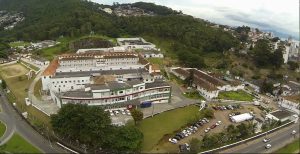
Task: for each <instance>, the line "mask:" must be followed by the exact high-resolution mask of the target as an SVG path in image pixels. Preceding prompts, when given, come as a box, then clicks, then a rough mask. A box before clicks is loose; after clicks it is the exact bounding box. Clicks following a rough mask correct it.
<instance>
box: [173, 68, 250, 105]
mask: <svg viewBox="0 0 300 154" xmlns="http://www.w3.org/2000/svg"><path fill="white" fill-rule="evenodd" d="M171 73H173V74H174V75H175V76H177V77H178V78H180V79H181V80H187V79H188V78H191V82H192V83H191V84H192V86H193V87H194V88H195V89H196V90H197V91H198V92H199V94H200V95H202V96H203V97H205V98H206V99H208V100H211V99H213V98H217V97H218V95H219V92H221V91H237V90H241V89H244V84H242V83H241V82H239V81H236V80H233V79H231V80H230V81H229V82H226V81H224V80H221V79H219V78H217V77H214V76H212V75H211V74H209V73H206V72H204V71H201V70H198V69H194V68H180V67H177V68H171ZM191 73H192V74H193V76H191Z"/></svg>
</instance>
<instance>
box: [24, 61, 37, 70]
mask: <svg viewBox="0 0 300 154" xmlns="http://www.w3.org/2000/svg"><path fill="white" fill-rule="evenodd" d="M21 62H22V63H23V65H27V66H28V67H30V68H31V69H33V70H35V71H39V70H40V68H38V67H36V66H34V65H31V64H29V63H27V62H25V61H23V60H21Z"/></svg>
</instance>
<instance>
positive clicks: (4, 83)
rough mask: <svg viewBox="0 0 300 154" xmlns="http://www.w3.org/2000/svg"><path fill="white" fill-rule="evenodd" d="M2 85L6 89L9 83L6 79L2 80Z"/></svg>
mask: <svg viewBox="0 0 300 154" xmlns="http://www.w3.org/2000/svg"><path fill="white" fill-rule="evenodd" d="M1 86H2V88H3V89H6V87H7V84H6V82H5V80H2V84H1Z"/></svg>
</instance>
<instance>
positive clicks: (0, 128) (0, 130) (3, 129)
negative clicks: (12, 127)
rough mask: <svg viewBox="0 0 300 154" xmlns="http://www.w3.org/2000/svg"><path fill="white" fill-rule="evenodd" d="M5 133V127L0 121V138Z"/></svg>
mask: <svg viewBox="0 0 300 154" xmlns="http://www.w3.org/2000/svg"><path fill="white" fill-rule="evenodd" d="M5 131H6V126H5V125H4V124H3V123H2V122H1V121H0V137H1V136H3V134H4V133H5Z"/></svg>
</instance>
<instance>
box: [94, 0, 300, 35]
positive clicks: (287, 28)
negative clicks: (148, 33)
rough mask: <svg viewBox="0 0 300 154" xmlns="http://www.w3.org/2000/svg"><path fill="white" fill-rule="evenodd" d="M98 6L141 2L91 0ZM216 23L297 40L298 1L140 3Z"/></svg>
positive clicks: (175, 0) (157, 0)
mask: <svg viewBox="0 0 300 154" xmlns="http://www.w3.org/2000/svg"><path fill="white" fill-rule="evenodd" d="M92 1H94V2H97V3H100V4H112V3H113V2H119V3H133V2H138V1H141V0H92ZM142 1H144V2H153V3H155V4H158V5H164V6H167V7H170V8H172V9H175V10H181V11H182V12H183V13H185V14H189V15H192V16H194V17H198V18H202V19H205V20H209V21H211V22H215V23H218V24H224V25H230V26H242V25H248V26H250V27H254V28H259V29H261V30H265V31H273V32H276V33H275V34H277V35H280V36H281V37H284V36H282V34H287V35H292V36H293V37H297V38H298V39H299V8H300V7H299V0H142Z"/></svg>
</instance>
